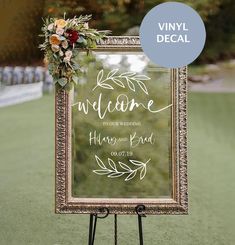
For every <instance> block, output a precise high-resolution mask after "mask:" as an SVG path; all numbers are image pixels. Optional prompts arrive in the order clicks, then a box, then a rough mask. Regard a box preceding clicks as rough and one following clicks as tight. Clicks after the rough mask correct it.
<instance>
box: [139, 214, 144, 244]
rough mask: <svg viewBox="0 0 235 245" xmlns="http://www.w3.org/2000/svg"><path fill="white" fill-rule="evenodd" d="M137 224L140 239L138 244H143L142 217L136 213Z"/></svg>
mask: <svg viewBox="0 0 235 245" xmlns="http://www.w3.org/2000/svg"><path fill="white" fill-rule="evenodd" d="M138 224H139V240H140V245H143V244H144V239H143V227H142V217H141V216H140V215H138Z"/></svg>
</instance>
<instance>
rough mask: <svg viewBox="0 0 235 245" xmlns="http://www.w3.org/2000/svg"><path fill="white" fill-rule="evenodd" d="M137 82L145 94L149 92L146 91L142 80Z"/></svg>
mask: <svg viewBox="0 0 235 245" xmlns="http://www.w3.org/2000/svg"><path fill="white" fill-rule="evenodd" d="M137 83H138V85H139V86H140V88H141V89H142V90H143V91H144V92H145V93H146V94H149V93H148V90H147V87H146V85H145V84H144V83H143V82H141V81H137Z"/></svg>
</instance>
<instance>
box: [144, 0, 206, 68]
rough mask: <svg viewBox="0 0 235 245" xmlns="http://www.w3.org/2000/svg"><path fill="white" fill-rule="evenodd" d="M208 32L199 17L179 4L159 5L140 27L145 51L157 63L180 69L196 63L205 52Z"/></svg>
mask: <svg viewBox="0 0 235 245" xmlns="http://www.w3.org/2000/svg"><path fill="white" fill-rule="evenodd" d="M205 40H206V30H205V26H204V23H203V21H202V19H201V17H200V16H199V14H198V13H197V12H196V11H195V10H194V9H192V8H191V7H189V6H187V5H185V4H183V3H178V2H167V3H162V4H160V5H157V6H156V7H154V8H153V9H151V10H150V11H149V12H148V13H147V14H146V16H145V17H144V19H143V21H142V23H141V26H140V42H141V46H142V49H143V51H144V52H145V54H146V55H147V56H148V57H149V59H150V60H152V61H153V62H154V63H156V64H158V65H160V66H163V67H168V68H178V67H182V66H185V65H188V64H190V63H191V62H193V61H194V60H195V59H196V58H197V57H198V56H199V55H200V53H201V52H202V49H203V47H204V44H205Z"/></svg>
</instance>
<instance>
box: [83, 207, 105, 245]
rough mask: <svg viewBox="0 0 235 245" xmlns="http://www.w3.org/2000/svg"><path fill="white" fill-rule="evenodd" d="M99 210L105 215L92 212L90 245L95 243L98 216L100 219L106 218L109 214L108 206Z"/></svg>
mask: <svg viewBox="0 0 235 245" xmlns="http://www.w3.org/2000/svg"><path fill="white" fill-rule="evenodd" d="M99 211H100V212H102V213H104V215H103V216H98V214H90V224H89V237H88V245H94V242H95V233H96V224H97V219H98V218H99V219H105V218H106V217H108V215H109V209H108V208H101V209H99ZM94 217H95V220H94Z"/></svg>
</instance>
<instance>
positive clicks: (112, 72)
mask: <svg viewBox="0 0 235 245" xmlns="http://www.w3.org/2000/svg"><path fill="white" fill-rule="evenodd" d="M117 72H118V69H113V70H111V71H110V72H109V73H108V75H107V78H111V77H112V76H114V75H115V74H116V73H117Z"/></svg>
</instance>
